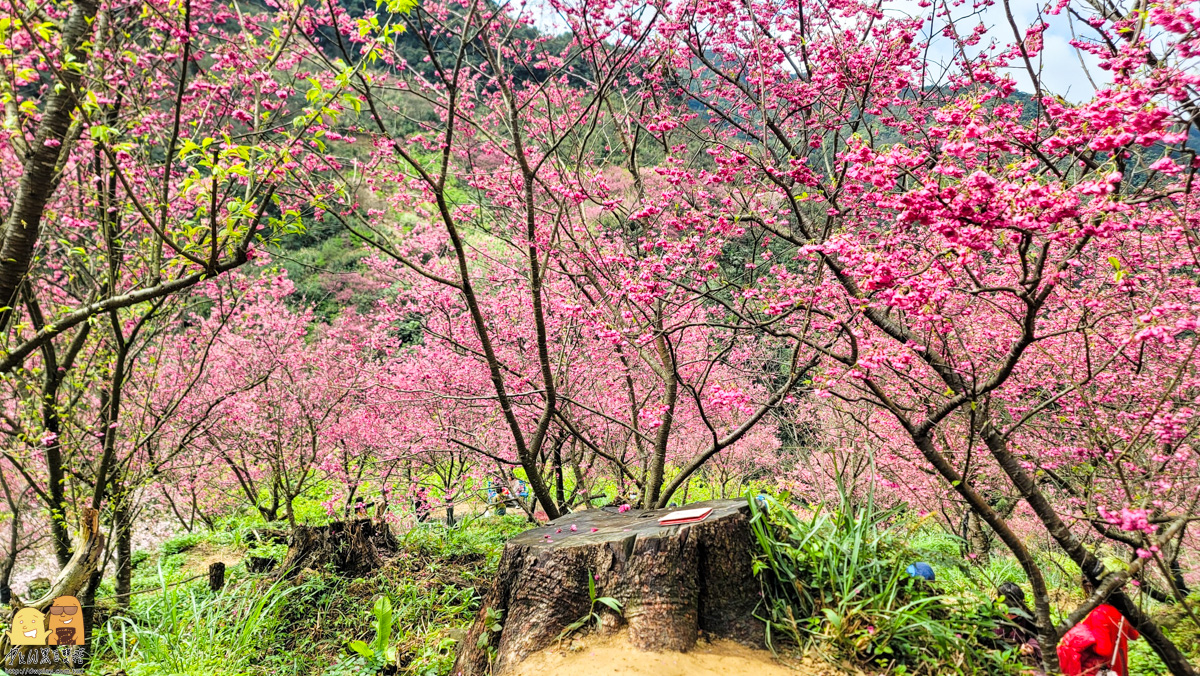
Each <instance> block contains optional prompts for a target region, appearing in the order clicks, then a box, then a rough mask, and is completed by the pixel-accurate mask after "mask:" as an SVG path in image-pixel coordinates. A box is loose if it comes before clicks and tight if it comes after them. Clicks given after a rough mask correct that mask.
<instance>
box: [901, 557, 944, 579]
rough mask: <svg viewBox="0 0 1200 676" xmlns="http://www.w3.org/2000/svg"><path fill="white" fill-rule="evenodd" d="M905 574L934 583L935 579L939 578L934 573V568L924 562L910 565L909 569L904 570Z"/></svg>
mask: <svg viewBox="0 0 1200 676" xmlns="http://www.w3.org/2000/svg"><path fill="white" fill-rule="evenodd" d="M904 572H906V573H908V574H909V575H911V576H913V577H919V578H921V579H923V580H926V581H928V582H933V581H934V579H935V578H936V577H937V576H936V575H934V573H933V566H931V565H929V564H928V563H925V562H924V561H917V562H916V563H913V564H909V566H908V568H906V569H904Z"/></svg>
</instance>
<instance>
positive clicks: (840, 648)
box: [748, 494, 1018, 674]
mask: <svg viewBox="0 0 1200 676" xmlns="http://www.w3.org/2000/svg"><path fill="white" fill-rule="evenodd" d="M748 502H749V503H750V509H751V515H752V516H751V528H752V530H753V533H754V537H755V539H756V541H757V544H758V547H759V552H758V553H757V554H756V556H755V562H754V569H755V573H756V575H757V576H758V577H759V579H760V580H761V582H762V585H763V592H764V607H763V611H764V614H765V617H763V619H764V620H765V621H766V622H767V626H768V641H769V643H770V644H771V645H772V646H775V645H776V644H777V638H779V637H778V636H777V635H780V634H782V637H786V638H787V639H790V640H791V641H792V642H794V643H796V644H797V645H800V646H803V647H809V648H815V649H816V650H817V651H818V652H824V653H826V654H827V656H829V657H831V658H834V659H836V660H846V661H850V662H853V663H857V664H862V665H869V666H872V667H877V668H885V669H889V670H891V671H893V672H895V673H910V674H946V673H956V674H1001V673H1016V671H1017V670H1018V664H1017V662H1016V655H1015V652H1013V651H1007V652H1000V651H996V650H991V649H988V648H987V647H985V646H984V643H985V642H986V640H987V639H990V638H991V637H992V636H993V635H994V630H995V628H996V626H997V623H998V622H999V621H1000V619H1001V615H1000V613H999V611H998V610H997V608H996V607H995V605H994V604H993V603H991V601H990V600H989V599H987V598H972V597H957V596H955V597H951V596H945V595H941V594H939V593H938V590H937V589H936V588H935V587H934V586H932V585H929V584H927V583H925V582H924V581H922V580H919V579H917V578H913V577H910V576H909V575H907V574H906V573H905V572H904V570H905V567H906V565H907V564H908V563H909V562H911V561H913V560H915V556H914V555H913V553H912V552H911V550H909V549H908V548H907V547H905V546H904V545H903V544H902V541H901V540H900V538H899V537H897V533H896V532H895V531H894V530H893V528H894V526H892V525H890V524H892V523H894V522H895V521H897V517H898V516H899V512H898V511H897V510H895V509H888V510H884V509H879V508H878V507H877V506H876V505H875V503H874V501H873V500H867V501H866V502H864V503H860V504H852V503H851V502H850V501H849V500H848V499H847V498H846V496H845V495H844V494H843V495H842V496H841V498H840V500H839V502H838V503H837V504H835V505H832V506H831V505H821V506H818V507H817V508H816V509H815V510H814V511H813V513H812V515H811V516H810V517H808V518H806V519H801V518H800V517H798V516H797V515H796V514H795V513H794V512H792V511H791V510H790V509H788V508H787V507H786V506H783V505H780V504H778V503H775V504H773V505H772V506H770V507H768V508H767V509H766V510H763V509H760V508H759V506H758V505H757V504H755V501H754V500H749V501H748Z"/></svg>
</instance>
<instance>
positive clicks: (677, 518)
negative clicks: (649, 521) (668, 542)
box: [658, 507, 712, 526]
mask: <svg viewBox="0 0 1200 676" xmlns="http://www.w3.org/2000/svg"><path fill="white" fill-rule="evenodd" d="M709 514H712V507H699V508H696V509H684V510H681V511H678V512H671V513H670V514H668V515H666V516H664V517H661V518H659V520H658V523H659V524H660V525H663V526H675V525H678V524H681V523H696V522H697V521H703V520H704V519H705V518H707V517H708V515H709Z"/></svg>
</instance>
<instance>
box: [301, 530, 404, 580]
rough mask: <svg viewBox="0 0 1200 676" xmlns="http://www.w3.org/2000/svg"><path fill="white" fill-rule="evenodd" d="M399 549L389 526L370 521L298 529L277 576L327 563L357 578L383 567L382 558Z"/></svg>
mask: <svg viewBox="0 0 1200 676" xmlns="http://www.w3.org/2000/svg"><path fill="white" fill-rule="evenodd" d="M398 547H399V543H397V541H396V538H395V536H393V535H392V531H391V530H390V529H389V528H388V525H387V524H386V523H383V522H376V521H372V520H371V519H357V520H355V521H334V522H333V523H331V524H329V525H328V526H297V527H296V529H295V530H294V531H292V540H291V543H290V544H289V546H288V553H287V556H286V557H285V558H284V560H283V563H282V564H281V565H280V566H279V570H280V575H281V576H284V577H290V576H293V575H295V574H296V573H299V572H300V571H301V570H303V569H305V568H321V567H322V566H325V565H327V564H329V565H333V567H334V568H335V569H336V570H337V571H338V572H339V573H341V574H343V575H347V576H350V577H359V576H361V575H364V574H366V573H370V572H372V571H374V570H377V569H379V568H380V567H382V566H383V559H384V557H385V556H387V555H389V554H391V553H393V552H395V551H396V549H397V548H398Z"/></svg>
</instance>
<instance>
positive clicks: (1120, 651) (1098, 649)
mask: <svg viewBox="0 0 1200 676" xmlns="http://www.w3.org/2000/svg"><path fill="white" fill-rule="evenodd" d="M1137 638H1138V633H1137V630H1136V629H1134V628H1133V627H1131V626H1129V622H1128V621H1127V620H1124V618H1123V617H1121V613H1120V612H1118V611H1117V609H1116V608H1113V607H1112V606H1110V605H1108V604H1101V605H1099V606H1097V607H1096V609H1095V610H1093V611H1092V612H1091V613H1089V614H1088V616H1087V618H1085V619H1084V620H1083V622H1080V623H1079V624H1077V625H1075V626H1074V627H1071V629H1070V630H1069V631H1068V632H1067V633H1066V634H1064V635H1063V637H1062V640H1061V641H1059V643H1058V663H1059V666H1060V667H1061V668H1062V672H1063V674H1065V675H1066V676H1092V675H1093V674H1099V673H1100V672H1102V671H1104V670H1105V669H1110V668H1111V669H1112V670H1113V671H1115V672H1117V673H1118V674H1119V675H1120V676H1129V641H1130V640H1131V639H1132V640H1137ZM1114 651H1115V652H1116V658H1115V659H1114V658H1113V653H1114Z"/></svg>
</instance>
